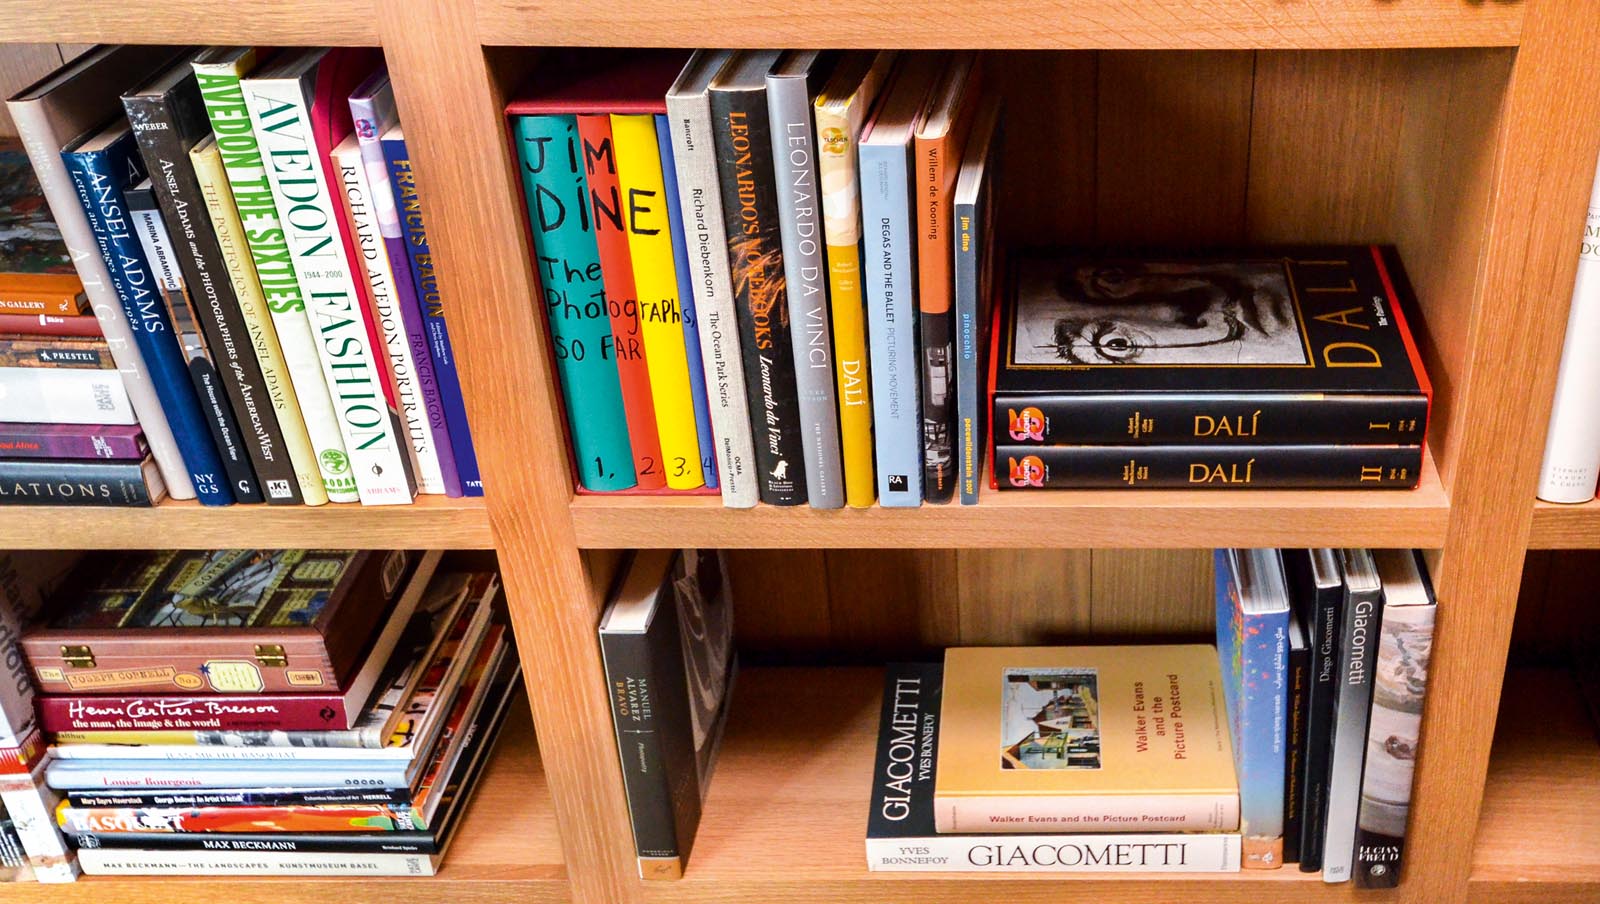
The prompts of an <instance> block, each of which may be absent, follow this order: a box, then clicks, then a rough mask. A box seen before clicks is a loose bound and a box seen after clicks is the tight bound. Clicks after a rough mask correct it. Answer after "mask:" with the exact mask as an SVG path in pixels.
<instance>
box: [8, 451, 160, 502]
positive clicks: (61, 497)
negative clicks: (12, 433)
mask: <svg viewBox="0 0 1600 904" xmlns="http://www.w3.org/2000/svg"><path fill="white" fill-rule="evenodd" d="M166 495H167V487H166V484H164V483H162V482H161V469H160V468H158V467H156V463H155V461H154V460H152V459H150V458H145V459H143V460H142V461H93V460H89V461H56V460H54V459H44V460H35V459H23V458H12V459H4V460H0V505H116V506H138V507H144V506H151V505H155V504H156V503H158V502H160V501H161V500H162V499H164V498H166Z"/></svg>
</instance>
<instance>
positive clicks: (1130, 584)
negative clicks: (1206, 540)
mask: <svg viewBox="0 0 1600 904" xmlns="http://www.w3.org/2000/svg"><path fill="white" fill-rule="evenodd" d="M1093 576H1094V589H1093V597H1094V606H1093V613H1092V618H1093V622H1094V632H1095V636H1096V637H1098V638H1137V637H1159V638H1179V639H1181V638H1193V639H1203V638H1208V637H1210V636H1211V635H1212V633H1213V631H1214V630H1215V626H1216V616H1215V615H1214V614H1213V613H1214V612H1215V609H1216V598H1215V596H1214V595H1213V594H1214V591H1213V589H1212V583H1211V581H1212V569H1211V550H1209V549H1097V550H1095V551H1094V566H1093Z"/></svg>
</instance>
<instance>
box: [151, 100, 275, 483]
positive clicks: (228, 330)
mask: <svg viewBox="0 0 1600 904" xmlns="http://www.w3.org/2000/svg"><path fill="white" fill-rule="evenodd" d="M177 102H178V98H177V97H176V96H175V95H170V94H169V95H166V96H163V97H159V98H151V97H124V98H123V100H122V105H123V108H124V109H126V110H127V113H128V121H129V122H130V123H132V125H133V135H134V138H135V139H136V140H137V141H138V144H139V153H140V154H141V155H142V156H143V157H144V161H145V167H146V169H147V170H148V171H149V173H150V179H151V182H152V184H153V188H154V192H155V196H156V201H157V203H158V204H160V206H161V213H162V216H163V218H164V219H165V220H166V223H167V227H168V229H169V230H170V231H171V233H172V238H173V239H174V241H175V244H176V245H177V252H178V253H177V259H178V269H179V270H181V271H182V272H183V282H184V286H185V287H187V288H188V290H189V293H190V299H191V301H192V302H193V304H194V307H195V315H196V319H197V320H198V321H199V323H200V330H201V332H202V333H204V335H205V338H206V350H207V351H208V352H209V353H210V357H211V360H212V363H213V364H214V365H215V366H216V369H217V373H218V379H219V380H220V382H221V383H222V387H223V389H224V390H225V391H226V393H227V397H228V402H229V405H230V407H231V412H230V413H231V414H232V415H233V419H234V424H235V428H236V430H237V431H238V435H239V436H240V437H241V443H242V445H243V446H244V449H245V452H246V454H247V455H248V457H249V461H250V464H251V468H252V470H253V471H254V472H255V478H256V481H257V482H256V488H257V490H258V492H261V493H262V494H263V496H264V497H265V499H266V500H267V501H268V502H270V503H275V504H283V505H296V504H299V502H300V492H299V487H298V485H297V484H296V481H295V474H294V466H293V465H292V464H291V463H290V462H289V455H288V451H287V450H286V449H285V447H284V444H283V436H282V434H281V432H280V431H279V429H278V419H277V418H276V417H274V416H273V414H272V405H271V403H270V402H268V401H267V400H266V399H265V398H264V397H263V394H262V391H261V390H262V388H263V387H264V386H265V380H263V379H262V376H261V365H260V363H259V362H257V361H256V358H255V355H253V354H251V352H250V348H249V346H248V331H247V330H246V328H245V325H244V315H243V314H242V313H241V312H240V310H239V300H238V298H237V297H236V296H235V295H234V294H233V286H232V285H230V284H229V282H228V278H227V276H226V275H225V273H224V269H225V268H224V265H223V261H222V252H221V249H219V248H218V247H217V235H216V232H215V230H214V229H213V228H212V225H211V217H210V216H209V215H208V214H207V213H206V201H205V197H204V194H203V193H202V192H201V190H200V182H199V179H198V178H197V177H196V175H195V171H194V167H193V166H192V165H190V163H189V154H188V150H189V146H190V145H192V144H193V143H195V138H196V130H198V131H199V132H200V133H202V134H203V133H204V132H205V131H208V129H209V127H208V126H207V125H206V122H205V116H204V113H203V111H202V110H201V109H199V108H196V109H195V110H193V111H192V113H193V114H194V115H193V116H190V117H185V116H182V115H181V114H180V111H179V109H178V106H177ZM190 120H192V121H190Z"/></svg>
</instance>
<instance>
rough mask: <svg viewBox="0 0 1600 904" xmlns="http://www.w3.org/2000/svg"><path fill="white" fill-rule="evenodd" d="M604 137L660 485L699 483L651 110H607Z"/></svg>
mask: <svg viewBox="0 0 1600 904" xmlns="http://www.w3.org/2000/svg"><path fill="white" fill-rule="evenodd" d="M611 142H612V144H613V146H614V147H613V150H614V151H615V152H616V158H617V183H618V185H619V186H620V187H621V188H622V199H623V200H622V209H623V216H624V217H625V218H626V222H627V225H628V255H629V256H630V257H632V258H633V287H634V292H635V293H636V294H637V295H638V297H639V329H640V332H641V333H643V334H644V357H645V364H646V366H647V368H648V370H649V373H650V399H651V401H653V402H654V403H655V409H656V432H657V433H659V434H660V436H661V457H662V458H663V459H665V464H666V470H667V486H668V487H669V488H671V489H674V490H692V489H695V488H697V487H700V486H703V485H704V483H705V480H704V478H703V476H702V472H701V470H700V437H699V434H698V432H697V431H696V428H695V423H694V395H693V393H692V392H691V391H690V389H689V356H688V352H687V351H686V350H685V349H684V345H683V308H682V307H681V306H680V304H679V300H678V268H677V264H676V262H674V260H673V255H672V227H671V224H670V223H668V222H667V200H666V184H665V182H664V181H663V179H662V178H661V151H660V148H659V145H658V144H657V143H656V119H655V117H654V116H651V115H649V114H640V115H635V114H628V115H623V114H616V115H613V116H612V117H611Z"/></svg>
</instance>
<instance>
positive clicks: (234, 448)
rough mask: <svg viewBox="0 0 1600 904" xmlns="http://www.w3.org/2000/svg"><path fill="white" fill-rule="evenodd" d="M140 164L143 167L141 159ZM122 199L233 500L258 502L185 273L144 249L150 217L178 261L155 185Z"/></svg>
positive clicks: (251, 471)
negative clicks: (202, 334) (187, 371)
mask: <svg viewBox="0 0 1600 904" xmlns="http://www.w3.org/2000/svg"><path fill="white" fill-rule="evenodd" d="M140 162H141V164H142V163H143V160H142V158H141V161H140ZM123 197H124V199H125V200H126V201H127V203H128V215H129V218H130V219H132V220H133V221H134V223H135V229H136V231H138V232H139V233H140V242H141V244H142V245H143V246H144V248H145V251H146V253H145V262H146V263H147V264H148V265H149V267H150V272H151V273H152V274H154V275H155V278H156V281H157V282H158V283H159V284H160V286H161V299H162V301H163V303H165V305H166V308H167V318H168V319H169V320H171V322H172V329H173V330H174V331H175V332H176V333H177V338H178V347H179V348H181V349H182V350H183V358H184V363H185V364H186V366H187V367H188V368H189V382H190V383H193V384H194V391H195V395H196V396H197V397H198V398H199V400H200V412H201V414H202V415H204V416H205V419H206V429H207V430H209V431H210V433H211V441H212V442H213V443H215V444H216V446H217V454H218V457H219V458H221V459H222V470H223V472H224V473H226V474H227V476H228V485H229V486H230V487H232V488H233V496H234V500H235V501H236V502H244V503H250V502H260V501H261V486H260V484H258V483H257V482H256V473H255V469H254V468H252V467H251V466H250V455H249V453H247V452H246V451H245V448H244V438H243V437H242V436H240V435H239V425H238V423H237V422H235V421H234V417H233V409H232V408H230V407H229V406H228V397H227V390H225V389H223V387H222V375H221V374H219V373H217V366H216V364H215V363H213V362H212V360H211V352H210V351H208V350H207V349H206V344H205V340H204V339H203V338H201V335H200V325H199V319H200V318H199V317H197V316H196V315H195V310H194V299H193V298H191V297H190V295H189V287H188V285H187V284H186V283H185V282H184V276H183V275H182V272H181V270H179V269H177V268H178V262H177V261H176V260H158V259H156V257H155V255H154V254H152V253H151V251H150V246H149V245H148V244H144V240H145V235H144V233H145V232H146V231H147V230H148V229H150V228H152V227H150V226H146V225H145V224H144V222H143V221H142V218H143V217H145V216H148V217H150V218H151V222H152V223H153V224H154V225H155V226H157V227H159V229H160V235H159V236H157V237H156V240H155V241H156V244H157V245H159V246H160V247H162V248H164V249H165V250H167V251H169V252H173V253H174V256H176V251H177V248H176V246H175V245H174V244H173V239H172V230H171V229H169V228H167V225H166V217H164V216H163V215H162V213H161V205H160V203H159V202H157V200H156V192H155V188H154V187H153V183H152V181H151V180H150V179H144V180H143V181H141V182H140V183H139V184H138V185H137V186H135V187H133V188H129V189H128V190H127V191H126V192H124V193H123Z"/></svg>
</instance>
